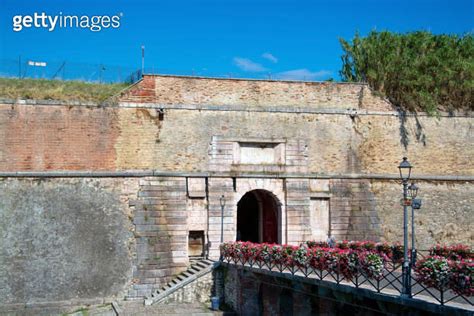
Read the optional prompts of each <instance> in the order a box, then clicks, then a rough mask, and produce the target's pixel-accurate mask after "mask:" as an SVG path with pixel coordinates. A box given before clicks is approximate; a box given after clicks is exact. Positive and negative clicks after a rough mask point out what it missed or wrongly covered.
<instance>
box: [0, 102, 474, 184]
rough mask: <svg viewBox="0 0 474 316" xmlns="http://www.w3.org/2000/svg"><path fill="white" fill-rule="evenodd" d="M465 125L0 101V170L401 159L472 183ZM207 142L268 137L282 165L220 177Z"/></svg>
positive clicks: (289, 166) (391, 170)
mask: <svg viewBox="0 0 474 316" xmlns="http://www.w3.org/2000/svg"><path fill="white" fill-rule="evenodd" d="M472 123H473V120H472V118H470V117H452V118H448V117H441V118H434V117H419V118H414V117H410V118H408V119H407V120H406V122H405V123H403V125H402V124H401V123H400V120H399V118H398V117H397V116H393V115H376V114H373V115H369V114H364V115H359V116H358V117H356V118H353V119H352V118H351V116H350V115H349V114H344V113H340V114H328V113H326V114H323V113H319V114H318V113H308V114H298V113H272V112H248V111H210V110H209V111H208V110H206V111H200V110H189V109H188V110H179V109H166V110H164V115H163V116H160V114H159V113H158V112H157V111H156V110H155V109H146V108H86V107H81V106H76V107H71V108H69V107H67V106H47V105H8V104H4V105H0V135H3V137H0V171H47V170H137V169H148V170H149V169H154V170H159V171H175V172H206V171H209V170H215V171H219V172H221V171H224V170H230V171H232V172H234V173H236V172H237V173H238V172H255V171H256V170H260V172H261V171H265V170H266V172H268V173H282V172H293V173H294V172H305V173H306V172H309V173H317V174H320V175H324V174H327V175H333V174H347V173H364V174H370V173H388V174H394V175H395V174H396V173H397V166H398V164H399V162H400V160H401V157H402V156H404V155H407V156H408V157H409V158H410V161H411V162H412V163H413V164H414V166H415V168H416V169H414V174H417V175H456V176H458V175H464V176H472V175H474V165H473V163H472V157H474V145H473V143H472V138H473V135H472ZM419 125H420V126H422V127H417V126H419ZM402 127H403V128H404V130H405V131H406V132H407V133H408V140H409V143H408V146H407V148H406V149H405V148H404V146H403V144H402V143H401V138H400V129H401V128H402ZM417 135H418V136H417ZM217 136H220V137H222V136H225V138H224V139H227V141H226V142H227V143H230V146H232V143H238V142H239V141H240V142H242V141H248V140H253V141H256V140H258V139H261V142H268V141H271V140H272V139H276V140H278V141H280V142H283V143H285V144H286V146H287V148H288V149H289V151H288V152H287V157H286V159H287V163H286V164H283V165H281V164H275V165H271V166H267V167H266V169H265V168H262V166H263V167H265V166H264V165H261V166H259V167H258V168H251V166H250V167H249V166H248V165H246V166H244V165H240V166H239V165H232V163H233V162H232V161H229V162H228V163H229V166H228V167H226V168H224V170H221V169H219V168H217V169H216V168H213V167H212V166H213V165H214V161H213V156H212V151H211V150H210V149H212V146H211V144H213V139H215V138H216V137H217ZM418 139H419V140H418ZM216 146H217V144H216ZM295 146H296V147H295ZM297 146H303V147H305V148H303V149H304V152H303V151H302V152H301V153H297V152H296V151H293V153H295V154H297V155H294V156H291V155H290V153H292V151H290V149H291V148H298V147H297ZM231 148H232V147H231ZM219 150H224V149H223V148H222V149H219ZM227 150H232V149H227ZM300 150H301V149H300ZM440 152H442V153H443V154H442V155H440V154H439V153H440ZM230 154H231V155H232V153H230Z"/></svg>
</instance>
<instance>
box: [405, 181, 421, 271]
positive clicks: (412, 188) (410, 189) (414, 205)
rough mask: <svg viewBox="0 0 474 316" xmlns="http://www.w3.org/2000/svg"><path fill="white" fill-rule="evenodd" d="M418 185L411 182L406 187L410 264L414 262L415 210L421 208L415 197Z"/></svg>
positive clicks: (419, 201) (418, 200)
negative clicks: (409, 202)
mask: <svg viewBox="0 0 474 316" xmlns="http://www.w3.org/2000/svg"><path fill="white" fill-rule="evenodd" d="M418 189H419V188H418V186H417V185H416V184H415V183H414V182H412V183H411V184H410V186H409V187H408V194H409V196H410V200H411V266H412V267H414V266H415V263H416V246H415V210H417V209H420V208H421V200H420V199H417V198H416V196H417V195H418Z"/></svg>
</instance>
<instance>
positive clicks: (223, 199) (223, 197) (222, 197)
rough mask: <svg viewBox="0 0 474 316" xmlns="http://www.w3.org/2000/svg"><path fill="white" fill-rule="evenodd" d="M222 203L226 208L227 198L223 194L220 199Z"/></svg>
mask: <svg viewBox="0 0 474 316" xmlns="http://www.w3.org/2000/svg"><path fill="white" fill-rule="evenodd" d="M219 201H220V203H221V206H222V207H224V206H225V196H224V194H222V196H221V198H220V199H219Z"/></svg>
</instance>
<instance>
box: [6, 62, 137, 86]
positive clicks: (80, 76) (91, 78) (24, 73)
mask: <svg viewBox="0 0 474 316" xmlns="http://www.w3.org/2000/svg"><path fill="white" fill-rule="evenodd" d="M141 75H142V73H141V70H137V69H136V68H134V67H128V66H117V65H109V64H104V63H80V62H71V61H67V60H64V61H48V60H38V59H29V58H21V57H19V58H18V59H17V60H14V59H0V77H9V78H19V79H24V78H33V79H50V80H80V81H86V82H97V83H118V82H126V83H134V82H136V81H138V80H139V79H140V78H141Z"/></svg>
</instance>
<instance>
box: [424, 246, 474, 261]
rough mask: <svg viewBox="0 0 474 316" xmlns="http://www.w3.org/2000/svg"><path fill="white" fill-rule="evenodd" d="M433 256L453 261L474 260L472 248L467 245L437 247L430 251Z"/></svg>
mask: <svg viewBox="0 0 474 316" xmlns="http://www.w3.org/2000/svg"><path fill="white" fill-rule="evenodd" d="M430 255H431V256H443V257H446V258H449V259H452V260H460V259H468V258H471V259H473V258H474V253H473V252H472V249H471V247H469V246H467V245H461V244H459V245H451V246H446V245H436V246H434V247H432V248H431V249H430Z"/></svg>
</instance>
